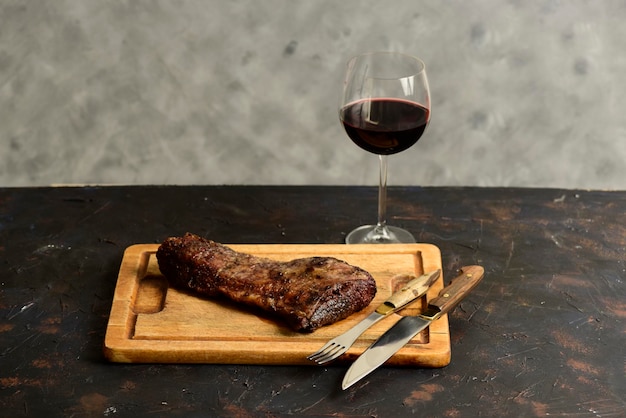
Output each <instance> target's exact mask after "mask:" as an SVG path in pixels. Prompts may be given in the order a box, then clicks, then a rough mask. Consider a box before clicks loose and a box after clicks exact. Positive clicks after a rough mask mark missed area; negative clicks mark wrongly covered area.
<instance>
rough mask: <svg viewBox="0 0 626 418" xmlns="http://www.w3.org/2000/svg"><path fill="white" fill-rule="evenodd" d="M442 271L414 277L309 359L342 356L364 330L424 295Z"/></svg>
mask: <svg viewBox="0 0 626 418" xmlns="http://www.w3.org/2000/svg"><path fill="white" fill-rule="evenodd" d="M440 273H441V270H435V271H431V272H429V273H425V274H423V275H421V276H420V277H417V278H413V279H412V280H411V281H409V282H408V283H407V284H406V285H404V286H403V287H402V289H400V290H398V291H397V292H395V293H394V294H393V295H391V296H390V297H389V299H387V300H386V301H384V302H383V303H382V304H381V305H380V306H378V307H377V308H376V310H375V311H374V312H372V313H371V314H369V315H368V316H367V317H366V318H365V319H363V320H362V321H361V322H359V323H358V324H356V325H355V326H353V327H352V328H350V329H349V330H348V331H346V332H344V333H343V334H341V335H339V336H337V337H335V338H333V339H332V340H330V341H329V342H327V343H326V344H324V345H323V346H322V348H320V349H319V350H317V351H316V352H315V353H313V354H311V355H310V356H308V357H307V359H309V360H311V361H314V362H315V363H317V364H319V365H322V364H326V363H329V362H331V361H333V360H335V359H336V358H338V357H340V356H341V355H342V354H344V353H345V352H346V351H348V349H349V348H350V347H351V346H352V344H354V342H355V341H356V340H357V339H358V338H359V336H360V335H361V334H362V333H363V331H365V330H366V329H368V328H369V327H371V326H372V325H374V324H375V323H376V322H378V321H380V320H381V319H383V318H385V317H386V316H388V315H390V314H391V313H393V312H397V311H399V310H400V309H402V308H404V307H405V306H407V305H408V304H409V303H411V302H413V301H414V300H415V299H417V298H419V297H420V296H422V295H424V294H425V293H426V292H427V291H428V288H429V287H430V286H431V285H432V284H433V283H434V282H435V280H437V278H438V277H439V274H440Z"/></svg>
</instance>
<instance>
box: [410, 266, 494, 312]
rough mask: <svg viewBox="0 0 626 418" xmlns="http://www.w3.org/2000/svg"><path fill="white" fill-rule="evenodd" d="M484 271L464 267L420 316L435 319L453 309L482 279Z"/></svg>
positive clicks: (475, 267)
mask: <svg viewBox="0 0 626 418" xmlns="http://www.w3.org/2000/svg"><path fill="white" fill-rule="evenodd" d="M484 274H485V269H484V268H483V267H481V266H465V267H462V268H461V274H460V275H459V276H457V277H455V278H454V279H452V282H450V284H449V285H448V286H446V287H444V288H443V290H441V292H439V295H437V297H436V298H434V299H433V300H431V301H430V303H429V304H428V309H427V312H424V313H423V314H422V315H421V316H425V317H428V319H432V320H434V319H437V318H439V317H440V316H441V315H443V314H445V313H447V312H449V311H450V310H452V308H454V307H455V306H456V305H457V304H458V303H459V302H460V301H461V300H462V299H463V298H464V297H465V296H466V295H467V294H468V293H469V292H470V291H471V290H472V289H473V288H475V287H476V285H477V284H478V282H480V280H481V279H482V278H483V275H484Z"/></svg>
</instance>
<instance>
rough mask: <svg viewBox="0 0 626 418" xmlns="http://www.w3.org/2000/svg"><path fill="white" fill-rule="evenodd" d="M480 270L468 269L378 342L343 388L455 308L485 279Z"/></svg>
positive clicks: (357, 363)
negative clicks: (419, 311)
mask: <svg viewBox="0 0 626 418" xmlns="http://www.w3.org/2000/svg"><path fill="white" fill-rule="evenodd" d="M484 272H485V269H484V268H482V267H481V266H465V267H463V268H462V269H461V274H460V275H459V276H457V277H456V278H454V279H453V280H452V282H451V283H450V284H449V285H448V286H446V287H444V288H443V290H441V292H439V295H437V297H435V298H434V299H433V300H432V301H430V303H429V304H428V308H427V309H426V310H425V312H423V313H421V314H419V315H416V316H405V317H402V319H400V320H399V321H398V322H396V324H395V325H394V326H393V327H391V328H390V329H389V330H388V331H387V332H385V333H384V334H383V335H382V336H381V337H380V338H379V339H378V340H376V341H375V342H374V343H373V344H372V345H371V346H370V347H369V348H368V349H367V350H365V351H364V352H363V354H361V356H360V357H359V358H358V359H356V361H355V362H354V363H353V364H352V366H350V368H349V369H348V371H347V372H346V375H345V376H344V378H343V382H342V384H341V387H342V389H344V390H345V389H347V388H349V387H350V386H352V385H353V384H355V383H356V382H358V381H359V380H361V379H362V378H364V377H365V376H367V375H368V374H370V373H371V372H373V371H374V370H376V369H377V368H378V367H379V366H380V365H382V364H383V363H384V362H385V361H387V360H388V359H389V358H390V357H391V356H393V355H394V354H395V353H396V352H397V351H398V350H399V349H401V348H402V347H404V345H405V344H406V343H408V342H409V341H411V339H412V338H413V337H415V336H416V335H417V334H418V333H419V332H420V331H422V330H423V329H424V328H426V327H428V326H429V325H430V324H431V323H432V322H433V321H435V320H437V319H439V318H440V317H441V316H442V315H444V314H446V313H448V312H449V311H450V310H452V308H454V307H455V306H456V305H457V304H458V303H459V302H460V301H461V300H462V299H463V298H464V297H465V296H466V295H467V294H468V293H469V292H470V291H471V290H472V289H473V288H474V287H476V285H477V284H478V282H480V280H481V279H482V278H483V275H484Z"/></svg>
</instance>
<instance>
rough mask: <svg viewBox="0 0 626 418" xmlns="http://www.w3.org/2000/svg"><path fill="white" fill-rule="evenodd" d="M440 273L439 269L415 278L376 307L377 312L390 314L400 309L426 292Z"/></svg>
mask: <svg viewBox="0 0 626 418" xmlns="http://www.w3.org/2000/svg"><path fill="white" fill-rule="evenodd" d="M440 274H441V270H439V269H437V270H434V271H431V272H429V273H425V274H422V275H421V276H419V277H416V278H414V279H413V280H411V281H410V282H408V283H407V284H405V285H404V286H402V288H401V289H400V290H398V291H397V292H395V293H394V294H393V295H391V296H390V297H389V298H388V299H387V300H386V301H384V302H383V303H382V304H381V305H380V306H379V307H378V308H376V312H378V313H379V314H381V315H388V314H390V313H392V312H397V311H399V310H400V309H401V308H403V307H404V306H406V305H408V304H409V303H411V302H413V301H414V300H415V299H417V298H418V297H420V296H422V295H423V294H425V293H426V292H427V291H428V288H430V286H431V285H432V284H433V283H434V282H435V280H437V278H438V277H439V275H440Z"/></svg>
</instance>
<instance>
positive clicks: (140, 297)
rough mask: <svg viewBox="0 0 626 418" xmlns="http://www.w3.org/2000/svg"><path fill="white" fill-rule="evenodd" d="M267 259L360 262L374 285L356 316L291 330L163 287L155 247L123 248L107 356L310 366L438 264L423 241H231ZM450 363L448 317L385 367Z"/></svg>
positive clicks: (363, 340)
mask: <svg viewBox="0 0 626 418" xmlns="http://www.w3.org/2000/svg"><path fill="white" fill-rule="evenodd" d="M229 247H231V248H233V249H234V250H236V251H242V252H246V253H250V254H254V255H258V256H263V257H268V258H271V259H274V260H281V261H287V260H291V259H294V258H300V257H312V256H332V257H336V258H339V259H341V260H344V261H346V262H348V263H350V264H353V265H356V266H359V267H361V268H363V269H365V270H367V271H369V272H370V274H371V275H372V276H373V277H374V278H375V280H376V283H377V286H378V290H377V294H376V297H375V298H374V300H373V301H372V302H371V304H370V305H369V306H368V307H367V308H366V309H364V310H362V311H361V312H358V313H356V314H353V315H352V316H350V317H348V318H346V319H344V320H342V321H339V322H337V323H335V324H332V325H329V326H325V327H322V328H320V329H318V330H316V331H314V332H313V333H308V334H303V333H298V332H294V331H292V330H291V329H289V328H288V327H287V326H286V325H284V324H283V323H281V322H280V320H279V319H276V318H273V317H272V316H270V315H269V314H266V313H264V312H261V311H260V310H257V309H254V308H249V307H245V306H240V305H236V304H234V303H231V302H229V301H224V300H210V299H204V298H200V297H196V296H194V295H191V294H188V293H185V292H183V291H179V290H177V289H174V288H172V287H169V286H168V282H167V279H165V277H164V276H163V275H162V274H161V272H160V271H159V267H158V264H157V260H156V250H157V248H158V244H138V245H133V246H131V247H128V248H127V249H126V251H125V252H124V257H123V259H122V264H121V267H120V271H119V276H118V280H117V285H116V288H115V295H114V298H113V304H112V307H111V315H110V318H109V322H108V326H107V332H106V337H105V344H104V354H105V356H106V358H107V359H109V360H110V361H113V362H124V363H213V364H275V365H278V364H281V365H290V364H303V365H306V364H311V365H313V364H314V363H312V362H310V361H309V360H307V359H306V357H307V356H308V355H309V354H311V353H313V352H314V351H316V350H318V349H319V348H320V347H321V346H322V345H324V344H325V343H326V342H327V341H328V340H330V339H331V338H333V337H335V336H337V335H339V334H341V333H343V332H344V331H346V330H348V329H349V328H351V327H352V326H353V325H355V324H356V323H358V322H359V321H360V320H361V319H363V318H365V317H366V316H367V315H369V314H370V313H371V312H372V311H374V310H375V309H376V307H377V306H378V305H379V304H380V303H382V302H383V301H384V300H385V299H387V298H388V297H389V296H390V295H391V294H392V293H393V291H394V290H397V289H399V288H400V287H401V286H402V285H403V284H404V283H405V282H406V281H407V280H408V279H407V277H406V275H407V274H413V275H416V276H418V275H421V274H423V273H424V272H427V271H432V270H436V269H441V268H442V266H441V253H440V251H439V249H438V248H437V247H436V246H434V245H430V244H384V245H371V244H362V245H343V244H322V245H315V244H305V245H283V244H272V245H229ZM442 288H443V275H441V277H440V278H439V279H438V280H437V282H436V283H435V284H434V285H433V286H432V287H431V288H430V290H429V291H428V293H427V295H426V297H425V298H422V299H421V300H417V301H416V302H414V303H413V304H412V305H410V306H409V307H407V308H405V309H404V310H403V311H401V314H402V315H408V314H412V315H414V314H415V313H417V312H419V311H420V310H421V309H422V308H424V307H425V306H426V305H425V304H426V299H427V298H428V299H431V298H433V297H435V296H436V295H437V293H439V291H440V290H441V289H442ZM399 318H400V316H399V315H397V314H392V315H391V316H389V317H387V318H385V319H383V320H382V321H380V322H378V323H377V324H375V325H374V326H373V327H371V328H370V329H369V330H367V331H365V333H364V334H363V335H362V336H361V337H360V338H359V339H358V340H357V341H356V342H355V344H354V345H353V346H352V348H350V349H349V350H348V352H347V353H346V354H344V355H343V356H342V357H341V358H340V359H339V360H337V363H338V364H341V363H342V362H347V361H353V360H354V359H356V357H358V356H359V355H360V354H361V353H362V352H363V351H364V350H365V349H366V348H367V347H368V346H369V345H370V344H372V343H373V342H374V341H375V340H376V339H377V338H378V337H379V336H380V335H381V334H382V333H384V332H385V331H386V330H387V329H388V328H390V327H391V326H392V325H393V324H394V323H395V322H396V321H397V320H398V319H399ZM449 362H450V334H449V328H448V318H447V316H443V317H442V318H441V319H439V320H437V321H435V322H434V323H433V324H432V325H431V326H430V327H429V328H428V329H426V330H424V331H422V332H421V333H420V334H418V335H417V336H416V337H415V338H414V339H413V340H411V341H410V342H409V344H407V345H406V346H405V347H403V348H402V349H401V350H400V351H398V352H397V353H396V354H395V355H394V356H393V357H392V358H391V359H389V360H388V362H387V363H386V364H389V365H400V366H421V367H443V366H446V365H447V364H449Z"/></svg>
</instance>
